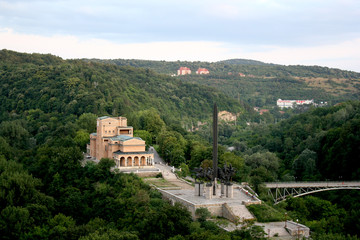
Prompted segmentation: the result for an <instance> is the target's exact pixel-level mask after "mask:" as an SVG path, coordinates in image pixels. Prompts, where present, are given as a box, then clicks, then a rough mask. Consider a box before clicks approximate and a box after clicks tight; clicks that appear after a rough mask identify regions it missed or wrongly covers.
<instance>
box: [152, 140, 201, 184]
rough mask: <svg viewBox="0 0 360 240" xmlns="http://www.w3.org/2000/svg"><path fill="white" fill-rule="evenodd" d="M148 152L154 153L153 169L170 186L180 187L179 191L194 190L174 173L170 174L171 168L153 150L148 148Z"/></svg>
mask: <svg viewBox="0 0 360 240" xmlns="http://www.w3.org/2000/svg"><path fill="white" fill-rule="evenodd" d="M150 151H153V152H154V160H155V167H156V168H159V169H160V171H161V173H162V175H163V178H164V179H165V180H167V181H169V182H171V183H172V184H174V185H176V186H178V187H181V189H194V187H193V186H192V185H190V184H188V183H186V182H185V181H183V180H179V179H178V178H177V177H176V175H175V173H173V172H172V169H173V167H171V166H168V165H167V164H166V163H165V161H164V160H163V159H162V158H161V157H160V155H159V154H158V153H157V152H156V150H155V148H153V147H150Z"/></svg>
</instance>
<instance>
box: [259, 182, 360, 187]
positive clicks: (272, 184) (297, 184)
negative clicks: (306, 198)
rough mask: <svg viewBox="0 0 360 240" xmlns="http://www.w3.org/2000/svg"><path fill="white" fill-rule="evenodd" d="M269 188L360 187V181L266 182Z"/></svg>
mask: <svg viewBox="0 0 360 240" xmlns="http://www.w3.org/2000/svg"><path fill="white" fill-rule="evenodd" d="M264 184H265V186H266V187H267V188H281V187H341V186H360V181H311V182H306V181H299V182H294V181H292V182H265V183H264Z"/></svg>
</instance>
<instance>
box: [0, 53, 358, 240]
mask: <svg viewBox="0 0 360 240" xmlns="http://www.w3.org/2000/svg"><path fill="white" fill-rule="evenodd" d="M135 62H136V61H135ZM140 62H141V61H140ZM149 62H150V63H152V62H153V61H149ZM232 63H233V64H234V68H235V64H237V65H241V64H239V62H238V61H235V62H232ZM166 64H169V63H164V66H166ZM179 64H182V63H179ZM221 64H229V63H228V62H227V63H226V62H225V63H221ZM123 65H129V64H123ZM261 66H262V65H261ZM264 66H267V67H270V68H272V67H274V68H276V67H279V66H272V65H266V64H264ZM205 67H206V66H205ZM248 67H258V65H257V64H256V63H254V64H253V65H249V66H248ZM259 67H260V65H259ZM309 68H312V67H309ZM150 69H152V68H151V67H149V66H145V68H138V66H117V65H115V64H113V63H112V64H109V63H105V62H95V61H89V60H86V61H85V60H63V59H61V58H58V57H55V56H52V55H41V54H22V53H17V52H12V51H7V50H2V51H0V93H1V94H0V101H1V106H0V190H1V191H0V203H1V205H0V235H1V236H2V239H49V238H54V239H84V240H85V239H262V238H264V233H263V232H261V230H259V229H257V228H256V227H255V226H251V224H249V225H248V226H247V227H246V228H244V229H241V230H238V231H234V232H232V233H228V232H225V231H224V230H222V229H220V228H219V227H217V226H216V224H215V223H213V222H211V221H206V220H205V219H204V218H202V217H201V216H200V218H199V219H198V220H197V221H193V220H192V219H191V217H190V214H189V213H188V212H187V211H186V210H185V209H184V208H183V207H181V206H179V205H175V206H171V205H170V204H168V203H167V202H164V201H163V200H162V199H161V195H160V194H159V193H158V192H157V191H155V190H153V189H151V188H150V187H149V186H148V185H147V184H145V183H144V182H143V180H142V179H140V178H138V177H137V176H136V175H133V174H122V173H118V172H116V171H110V169H111V167H112V166H114V162H113V161H111V160H109V159H102V160H101V161H100V163H99V164H93V163H87V164H85V163H84V162H83V161H82V159H83V155H82V152H83V151H85V145H86V143H87V142H88V141H89V133H91V132H94V131H95V128H96V118H97V117H99V116H103V115H108V116H119V115H122V116H126V117H127V118H128V121H129V125H132V126H133V127H134V130H135V131H134V134H135V135H136V136H139V137H141V138H143V139H144V140H146V142H147V144H148V145H153V146H155V147H156V148H157V150H158V152H159V153H160V154H161V155H162V156H163V158H164V159H165V160H166V161H167V162H168V163H169V164H172V165H175V166H179V167H181V168H182V169H183V170H184V171H183V173H182V174H184V175H187V174H191V169H193V168H194V167H198V166H204V167H207V166H211V159H212V148H211V144H210V142H211V139H210V136H211V134H210V130H209V126H210V116H211V112H212V105H213V103H214V102H217V104H218V106H219V109H221V110H228V111H230V112H235V113H241V114H240V116H239V121H237V122H236V123H227V122H221V121H220V126H219V139H220V143H221V146H220V147H219V162H220V165H222V164H224V163H225V162H226V163H231V164H232V165H233V166H234V167H236V168H237V169H238V171H237V173H236V175H235V176H234V178H233V179H234V180H235V181H239V182H240V181H247V182H249V183H250V184H251V185H252V186H253V187H254V189H255V190H256V191H257V192H258V193H259V194H260V196H261V197H262V199H263V200H264V201H265V202H267V204H265V205H264V206H270V204H271V202H270V201H268V200H269V199H268V198H267V196H266V193H265V191H264V189H263V187H262V183H263V182H265V181H289V180H358V176H359V171H360V165H359V162H360V161H359V160H360V159H359V157H360V147H359V146H360V137H359V136H360V102H359V101H349V102H343V103H341V104H338V105H336V106H332V107H330V106H329V107H325V108H311V109H310V110H308V111H306V112H304V113H301V114H298V115H293V116H291V117H290V116H287V118H288V119H284V120H281V121H280V120H279V122H278V123H276V124H269V123H270V122H273V121H268V122H266V121H260V122H261V123H260V122H259V121H257V118H256V117H255V116H256V113H254V112H253V111H251V109H250V107H249V105H248V104H247V103H243V102H242V101H239V100H238V99H236V100H234V98H233V96H229V94H225V93H222V92H220V91H219V90H216V89H214V88H213V87H206V86H202V85H200V84H199V85H198V84H193V83H190V82H186V80H185V78H174V77H170V76H166V75H163V74H160V73H157V72H155V70H150ZM294 69H296V67H294ZM330 70H331V69H330ZM330 70H329V71H330ZM294 71H295V70H294ZM309 71H310V70H309ZM313 71H315V70H313ZM331 71H332V70H331ZM334 72H335V73H334V74H335V75H336V74H345V73H348V74H350V75H351V77H356V76H357V75H356V73H352V72H343V71H340V70H339V71H337V70H334ZM328 74H329V75H330V73H328ZM335 75H334V76H335ZM343 77H344V76H343ZM260 85H262V84H260ZM268 87H269V86H268V85H267V86H266V87H264V88H268ZM284 91H285V90H284ZM289 91H290V90H289ZM241 94H242V93H241ZM294 113H296V112H295V111H294V112H293V113H292V114H294ZM271 114H272V115H273V116H275V115H276V114H278V109H273V110H272V113H271ZM197 121H202V122H203V124H202V126H200V128H199V129H198V130H196V131H194V132H189V131H187V129H184V128H183V127H184V122H197ZM228 146H232V147H234V151H228V149H227V147H228ZM340 166H341V167H340ZM359 199H360V194H359V193H357V192H356V191H354V192H349V193H345V192H343V193H339V192H333V193H326V194H319V195H316V196H315V197H307V198H296V199H290V200H289V201H287V202H285V203H283V204H280V205H279V206H277V207H276V208H272V207H269V208H270V209H271V211H272V212H274V214H275V215H276V214H277V215H278V216H283V213H284V212H285V211H286V212H288V214H289V217H291V218H293V219H299V220H300V221H301V222H302V223H305V224H307V225H308V226H310V227H311V229H312V231H314V239H357V238H356V236H355V235H356V234H358V232H359V229H360V227H359V226H360V222H359V219H360V218H359V217H360V211H359V209H360V206H359V204H358V203H359ZM264 208H266V207H264ZM254 211H260V212H261V214H262V215H264V212H265V211H267V209H255V210H254ZM259 219H260V218H259ZM277 220H283V219H282V217H278V219H277ZM264 221H267V220H264ZM348 234H350V235H351V236H352V237H351V236H350V235H348Z"/></svg>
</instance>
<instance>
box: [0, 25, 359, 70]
mask: <svg viewBox="0 0 360 240" xmlns="http://www.w3.org/2000/svg"><path fill="white" fill-rule="evenodd" d="M358 46H360V38H357V39H353V40H349V41H345V42H340V43H337V44H331V45H322V46H316V47H281V46H276V45H271V46H265V45H262V46H257V45H234V44H227V43H225V42H215V41H193V42H192V41H177V42H165V41H163V42H148V43H131V44H122V43H115V42H111V41H108V40H102V39H89V40H82V39H80V38H77V37H75V36H61V35H56V36H52V37H44V36H40V35H28V34H20V33H16V32H14V31H13V30H11V29H0V48H6V49H9V50H14V51H19V52H27V53H33V52H36V53H51V54H54V55H57V56H60V57H62V58H67V59H69V58H102V59H116V58H123V59H148V60H167V61H176V60H188V61H219V60H224V59H230V58H246V59H254V60H260V61H264V62H267V63H276V64H285V65H297V64H302V65H320V66H328V67H335V68H341V69H345V70H353V71H358V72H360V65H359V62H360V48H358Z"/></svg>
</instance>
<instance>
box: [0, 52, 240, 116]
mask: <svg viewBox="0 0 360 240" xmlns="http://www.w3.org/2000/svg"><path fill="white" fill-rule="evenodd" d="M0 101H1V106H0V112H1V113H2V114H3V116H2V117H1V118H2V119H4V118H6V116H5V115H4V114H5V113H14V114H21V113H23V112H24V111H28V110H30V109H40V110H42V111H44V112H45V113H49V112H58V113H63V114H65V115H70V114H75V115H77V116H80V115H81V114H82V113H86V112H92V113H95V114H97V115H98V116H101V115H114V116H116V115H126V114H129V113H131V112H133V111H138V110H144V109H148V108H152V107H153V108H155V109H157V110H158V111H159V112H160V113H161V115H162V116H163V117H165V118H171V119H174V120H177V119H181V120H186V119H194V120H200V119H202V118H207V117H208V115H209V116H210V115H211V112H212V110H211V109H212V105H213V103H214V102H217V104H218V106H219V108H220V109H221V110H228V111H231V112H240V111H243V107H242V106H241V105H240V104H239V103H238V102H236V101H234V100H232V99H231V98H229V97H227V96H225V94H223V93H220V92H217V91H216V90H214V89H213V88H209V87H204V86H200V85H196V84H191V83H185V82H182V81H180V80H179V79H177V78H172V77H169V76H166V75H162V74H158V73H156V72H154V71H151V70H148V69H141V68H134V67H131V66H116V65H114V64H103V63H95V62H85V61H82V60H62V59H61V58H59V57H55V56H52V55H41V54H22V53H17V52H13V51H8V50H2V51H0Z"/></svg>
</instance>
